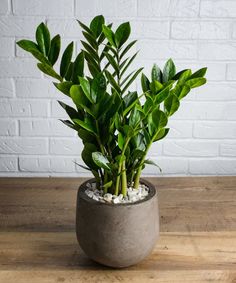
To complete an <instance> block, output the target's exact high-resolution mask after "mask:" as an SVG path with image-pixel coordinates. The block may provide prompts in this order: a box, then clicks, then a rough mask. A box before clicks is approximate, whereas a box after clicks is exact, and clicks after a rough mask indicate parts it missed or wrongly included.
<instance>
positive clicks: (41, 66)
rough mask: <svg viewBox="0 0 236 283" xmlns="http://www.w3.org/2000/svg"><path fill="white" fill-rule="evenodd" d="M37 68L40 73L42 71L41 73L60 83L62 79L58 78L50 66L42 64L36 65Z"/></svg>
mask: <svg viewBox="0 0 236 283" xmlns="http://www.w3.org/2000/svg"><path fill="white" fill-rule="evenodd" d="M37 66H38V68H39V69H40V71H42V72H43V73H45V74H46V75H48V76H51V77H53V78H55V79H58V80H59V81H62V77H61V76H59V75H58V74H57V73H56V72H55V71H54V70H53V68H52V67H51V66H49V65H47V64H44V63H38V64H37Z"/></svg>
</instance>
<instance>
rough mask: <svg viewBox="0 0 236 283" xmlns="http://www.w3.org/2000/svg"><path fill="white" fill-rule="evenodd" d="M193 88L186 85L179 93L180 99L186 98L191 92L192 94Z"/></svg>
mask: <svg viewBox="0 0 236 283" xmlns="http://www.w3.org/2000/svg"><path fill="white" fill-rule="evenodd" d="M190 90H191V88H190V87H189V86H188V85H184V86H183V87H182V89H181V91H180V93H179V95H177V96H178V98H179V99H182V98H184V97H185V96H186V95H187V94H188V93H189V92H190Z"/></svg>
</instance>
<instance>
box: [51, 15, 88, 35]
mask: <svg viewBox="0 0 236 283" xmlns="http://www.w3.org/2000/svg"><path fill="white" fill-rule="evenodd" d="M85 24H87V23H86V22H85ZM47 26H48V28H49V30H50V32H51V33H52V34H58V33H59V34H60V35H61V36H63V38H64V37H69V38H75V39H78V37H79V38H81V37H82V35H81V31H82V30H81V28H80V25H79V24H78V23H77V21H76V20H75V19H60V20H59V19H49V20H48V21H47Z"/></svg>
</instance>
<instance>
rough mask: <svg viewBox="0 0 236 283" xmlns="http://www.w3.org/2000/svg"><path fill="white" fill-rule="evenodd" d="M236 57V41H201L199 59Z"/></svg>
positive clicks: (228, 58) (229, 58)
mask: <svg viewBox="0 0 236 283" xmlns="http://www.w3.org/2000/svg"><path fill="white" fill-rule="evenodd" d="M235 57H236V42H234V41H228V42H225V41H223V42H203V41H202V42H200V43H199V59H201V60H221V61H223V60H234V59H235Z"/></svg>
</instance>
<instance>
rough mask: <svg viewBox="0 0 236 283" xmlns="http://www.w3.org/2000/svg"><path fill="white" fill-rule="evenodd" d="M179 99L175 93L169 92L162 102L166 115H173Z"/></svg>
mask: <svg viewBox="0 0 236 283" xmlns="http://www.w3.org/2000/svg"><path fill="white" fill-rule="evenodd" d="M179 105H180V103H179V99H178V97H177V96H176V95H174V94H171V95H170V96H169V97H168V98H167V99H166V100H165V102H164V106H165V110H166V112H167V114H168V116H171V115H173V114H174V113H175V112H176V111H177V110H178V108H179Z"/></svg>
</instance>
